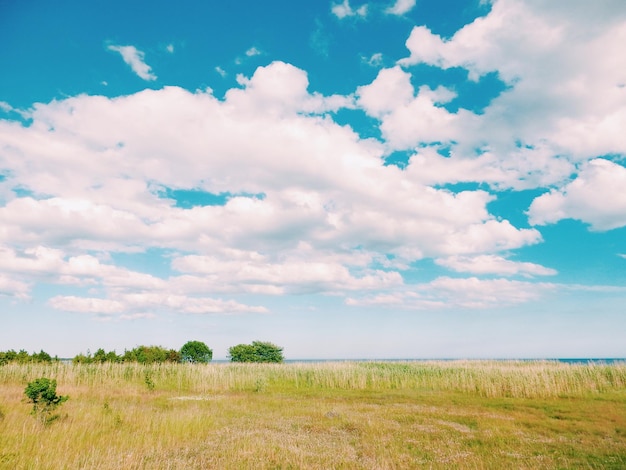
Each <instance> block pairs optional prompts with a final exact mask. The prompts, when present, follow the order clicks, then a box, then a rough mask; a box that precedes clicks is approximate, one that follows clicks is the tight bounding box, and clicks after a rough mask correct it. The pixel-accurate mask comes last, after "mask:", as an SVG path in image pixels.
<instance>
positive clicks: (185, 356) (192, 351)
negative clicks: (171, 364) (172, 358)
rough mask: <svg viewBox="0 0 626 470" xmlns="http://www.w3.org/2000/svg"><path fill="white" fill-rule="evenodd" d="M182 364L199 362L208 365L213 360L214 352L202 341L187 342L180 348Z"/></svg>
mask: <svg viewBox="0 0 626 470" xmlns="http://www.w3.org/2000/svg"><path fill="white" fill-rule="evenodd" d="M180 356H181V361H182V362H199V363H203V364H206V363H207V362H209V361H210V360H211V359H213V351H212V350H211V348H209V347H208V346H207V345H206V344H204V343H203V342H202V341H187V342H186V343H185V344H184V345H183V347H182V348H180Z"/></svg>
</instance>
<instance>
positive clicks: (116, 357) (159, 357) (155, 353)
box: [72, 346, 183, 364]
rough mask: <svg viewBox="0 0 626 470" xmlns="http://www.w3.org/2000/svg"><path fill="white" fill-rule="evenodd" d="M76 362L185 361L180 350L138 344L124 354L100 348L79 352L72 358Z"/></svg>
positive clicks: (148, 362)
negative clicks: (92, 351)
mask: <svg viewBox="0 0 626 470" xmlns="http://www.w3.org/2000/svg"><path fill="white" fill-rule="evenodd" d="M72 362H73V363H74V364H98V363H104V362H138V363H140V364H155V363H162V362H183V361H182V356H181V354H180V351H176V350H175V349H166V348H163V347H161V346H137V347H136V348H134V349H131V350H130V351H128V350H125V351H124V354H117V353H116V352H115V351H109V352H106V351H105V350H104V349H102V348H100V349H98V350H97V351H96V352H95V353H93V354H91V353H89V352H88V353H87V354H82V353H81V354H78V355H77V356H74V358H73V359H72Z"/></svg>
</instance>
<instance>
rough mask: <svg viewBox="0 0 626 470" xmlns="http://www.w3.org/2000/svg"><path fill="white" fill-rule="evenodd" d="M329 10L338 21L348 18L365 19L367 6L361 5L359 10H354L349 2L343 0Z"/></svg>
mask: <svg viewBox="0 0 626 470" xmlns="http://www.w3.org/2000/svg"><path fill="white" fill-rule="evenodd" d="M330 10H331V12H332V13H333V15H335V16H336V17H337V18H339V19H340V20H341V19H343V18H346V17H350V16H357V17H361V18H365V17H366V16H367V4H364V5H361V6H360V7H359V8H357V9H356V10H354V9H353V8H352V7H351V6H350V3H349V0H343V3H337V4H334V5H333V6H332V8H331V9H330Z"/></svg>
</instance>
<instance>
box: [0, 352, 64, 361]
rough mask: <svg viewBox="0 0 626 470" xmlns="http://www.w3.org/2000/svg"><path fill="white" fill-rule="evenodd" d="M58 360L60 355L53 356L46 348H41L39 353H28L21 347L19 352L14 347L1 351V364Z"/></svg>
mask: <svg viewBox="0 0 626 470" xmlns="http://www.w3.org/2000/svg"><path fill="white" fill-rule="evenodd" d="M58 360H59V358H58V357H56V356H55V357H52V356H50V354H48V353H47V352H45V351H44V350H41V351H39V352H38V353H36V352H34V353H32V354H28V352H26V351H25V350H23V349H20V350H19V351H17V352H15V351H14V350H13V349H9V350H8V351H0V365H1V364H7V363H9V362H17V363H19V364H26V363H28V362H53V361H58Z"/></svg>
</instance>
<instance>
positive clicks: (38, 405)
mask: <svg viewBox="0 0 626 470" xmlns="http://www.w3.org/2000/svg"><path fill="white" fill-rule="evenodd" d="M24 394H25V395H26V397H27V398H28V400H29V401H30V402H31V403H32V404H33V410H32V412H31V413H32V414H33V415H35V416H37V417H39V419H41V421H42V422H43V423H45V424H47V423H50V422H51V421H53V420H54V419H56V418H57V417H58V416H57V415H52V412H53V411H54V410H55V409H56V408H57V407H58V406H59V405H61V404H62V403H63V402H65V401H67V400H68V399H69V397H68V396H67V395H66V396H59V395H57V381H56V380H50V379H47V378H45V377H42V378H40V379H35V380H33V381H32V382H29V383H28V385H27V386H26V389H25V390H24Z"/></svg>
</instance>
